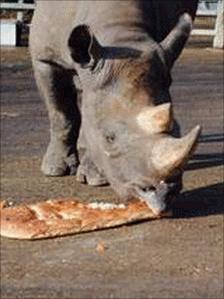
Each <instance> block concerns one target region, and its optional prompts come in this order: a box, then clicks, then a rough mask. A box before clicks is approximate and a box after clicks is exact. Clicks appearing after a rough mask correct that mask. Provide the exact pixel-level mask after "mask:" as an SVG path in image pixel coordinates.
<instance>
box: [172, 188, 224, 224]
mask: <svg viewBox="0 0 224 299" xmlns="http://www.w3.org/2000/svg"><path fill="white" fill-rule="evenodd" d="M173 211H174V217H175V218H191V217H199V216H208V215H216V214H223V213H224V184H223V183H219V184H214V185H211V186H206V187H203V188H198V189H194V190H191V191H186V192H184V193H183V194H182V195H181V196H180V198H179V200H178V201H177V202H176V203H175V205H174V210H173Z"/></svg>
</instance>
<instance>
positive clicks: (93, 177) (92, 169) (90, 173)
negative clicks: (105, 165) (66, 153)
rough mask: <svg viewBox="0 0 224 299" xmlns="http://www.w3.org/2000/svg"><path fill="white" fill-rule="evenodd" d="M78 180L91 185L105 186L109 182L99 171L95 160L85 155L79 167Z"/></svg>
mask: <svg viewBox="0 0 224 299" xmlns="http://www.w3.org/2000/svg"><path fill="white" fill-rule="evenodd" d="M76 180H77V181H78V182H80V183H82V184H88V185H91V186H103V185H106V184H108V181H107V179H106V178H105V177H104V175H103V174H102V173H100V172H99V170H98V169H97V167H96V166H95V165H94V164H93V162H92V161H91V160H90V159H89V158H86V157H84V158H83V159H82V161H81V164H80V165H79V167H78V170H77V174H76Z"/></svg>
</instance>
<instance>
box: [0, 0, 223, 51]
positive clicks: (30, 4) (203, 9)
mask: <svg viewBox="0 0 224 299" xmlns="http://www.w3.org/2000/svg"><path fill="white" fill-rule="evenodd" d="M3 1H4V2H2V3H0V8H1V10H8V11H10V10H11V11H16V12H17V18H16V22H20V23H21V22H23V14H24V12H25V11H27V10H32V11H33V10H34V9H35V0H11V1H10V0H3ZM223 6H224V3H223V0H200V1H199V5H198V10H197V16H198V17H214V18H216V22H215V28H212V29H200V28H197V29H194V30H193V31H192V35H193V36H212V37H214V39H213V46H214V47H218V48H223V22H224V21H223V15H224V12H223ZM2 26H3V25H2ZM28 26H29V25H28ZM1 32H2V30H1Z"/></svg>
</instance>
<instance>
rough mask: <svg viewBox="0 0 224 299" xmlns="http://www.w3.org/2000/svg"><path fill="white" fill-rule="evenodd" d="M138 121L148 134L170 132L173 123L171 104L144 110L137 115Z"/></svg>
mask: <svg viewBox="0 0 224 299" xmlns="http://www.w3.org/2000/svg"><path fill="white" fill-rule="evenodd" d="M136 121H137V124H138V125H139V127H141V128H142V129H143V130H144V131H145V132H146V133H149V134H155V133H162V132H168V131H169V130H170V127H171V123H172V109H171V103H165V104H161V105H158V106H154V107H146V108H144V109H143V110H142V111H140V113H139V114H138V115H137V117H136Z"/></svg>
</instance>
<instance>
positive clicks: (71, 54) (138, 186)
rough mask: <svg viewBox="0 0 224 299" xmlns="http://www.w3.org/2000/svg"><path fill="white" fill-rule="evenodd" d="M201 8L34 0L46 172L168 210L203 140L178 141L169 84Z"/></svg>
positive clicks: (155, 1) (192, 136)
mask: <svg viewBox="0 0 224 299" xmlns="http://www.w3.org/2000/svg"><path fill="white" fill-rule="evenodd" d="M196 8H197V1H195V0H193V1H191V0H186V1H184V0H183V1H182V0H180V1H160V0H152V1H140V0H128V1H37V7H36V10H35V14H34V17H33V21H32V27H31V34H30V49H31V55H32V62H33V67H34V73H35V78H36V82H37V86H38V87H39V90H40V92H41V94H42V96H43V97H44V99H45V102H46V106H47V109H48V114H49V119H50V143H49V145H48V148H47V152H46V154H45V156H44V158H43V162H42V171H43V173H44V174H45V175H49V176H61V175H65V174H76V176H77V180H78V181H80V182H83V183H88V184H90V185H94V186H97V185H103V184H106V183H109V184H110V185H111V187H112V188H113V189H114V191H115V192H116V193H117V194H118V195H119V196H120V198H121V199H122V200H123V201H126V200H130V199H132V198H136V197H137V198H140V199H141V200H144V201H146V202H147V203H148V205H149V206H150V207H151V208H152V210H153V211H154V213H155V214H157V215H159V214H161V213H163V212H164V211H165V210H166V209H167V208H168V207H169V205H170V202H171V199H173V198H176V196H177V195H178V193H179V192H180V190H181V187H182V180H181V177H182V172H183V171H182V169H183V165H184V163H185V162H186V161H187V159H188V158H189V155H190V154H191V153H192V151H193V149H194V148H195V145H196V143H197V139H198V136H199V133H200V127H199V126H196V127H195V128H194V129H193V130H192V131H191V132H190V133H189V134H187V135H186V136H184V137H180V135H179V133H178V131H179V129H178V124H177V122H176V121H175V119H174V116H173V111H172V105H171V98H170V93H169V87H170V84H171V69H172V67H173V64H174V62H175V60H176V59H177V58H178V56H179V55H180V53H181V51H182V49H183V47H184V45H185V42H186V41H187V39H188V36H189V34H190V31H191V27H192V22H193V19H194V16H195V12H196Z"/></svg>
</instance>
